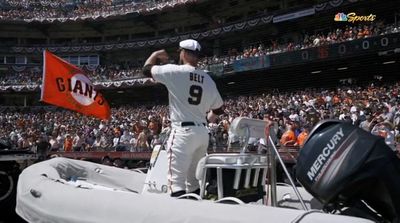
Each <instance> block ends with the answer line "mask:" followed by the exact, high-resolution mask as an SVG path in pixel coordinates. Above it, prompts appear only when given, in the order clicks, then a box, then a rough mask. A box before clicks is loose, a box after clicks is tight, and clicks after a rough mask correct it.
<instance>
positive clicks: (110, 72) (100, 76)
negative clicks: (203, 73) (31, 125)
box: [0, 23, 400, 86]
mask: <svg viewBox="0 0 400 223" xmlns="http://www.w3.org/2000/svg"><path fill="white" fill-rule="evenodd" d="M398 32H400V24H397V25H396V24H387V25H384V24H382V23H371V24H370V25H358V26H346V27H345V28H344V29H336V30H334V31H332V32H328V33H322V32H321V33H317V34H315V35H311V34H304V35H303V38H302V39H301V40H300V41H299V42H297V43H293V42H286V43H280V44H279V43H278V42H277V41H273V40H270V42H269V43H268V42H265V43H260V44H259V45H258V46H249V47H247V48H245V49H243V51H239V50H237V49H230V50H229V51H228V52H227V53H228V55H223V56H216V55H215V56H212V57H204V58H203V59H202V60H201V61H200V63H199V66H200V67H202V68H203V69H207V68H208V66H209V65H213V64H223V65H224V66H229V65H232V63H233V62H234V61H237V60H242V59H246V58H251V57H259V56H264V55H270V54H279V53H283V52H287V51H296V50H302V49H306V48H311V47H319V46H323V45H329V44H335V43H341V42H345V41H353V40H357V39H363V38H369V37H373V36H379V35H386V34H392V33H398ZM86 71H87V74H88V75H89V77H90V78H91V79H92V80H93V81H96V82H104V81H105V82H109V81H118V80H127V79H135V78H142V77H143V76H142V75H141V67H134V66H124V65H118V64H114V65H109V66H105V65H104V66H99V67H97V68H96V69H95V70H94V71H93V70H86ZM40 83H41V68H39V67H35V68H33V69H30V71H28V72H26V71H24V72H13V71H10V72H8V73H6V74H5V75H0V86H1V85H3V86H7V85H31V84H40Z"/></svg>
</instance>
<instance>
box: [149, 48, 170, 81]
mask: <svg viewBox="0 0 400 223" xmlns="http://www.w3.org/2000/svg"><path fill="white" fill-rule="evenodd" d="M168 59H169V56H168V54H167V52H166V51H165V50H157V51H155V52H153V53H152V54H151V55H150V57H149V58H147V60H146V62H145V63H144V66H143V74H144V76H146V77H152V75H153V74H152V72H151V68H152V67H153V66H154V65H156V64H157V62H158V61H157V60H159V62H161V63H167V62H168Z"/></svg>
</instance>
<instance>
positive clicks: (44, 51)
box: [40, 50, 46, 101]
mask: <svg viewBox="0 0 400 223" xmlns="http://www.w3.org/2000/svg"><path fill="white" fill-rule="evenodd" d="M42 72H43V73H42V84H41V85H40V87H41V89H40V101H43V94H44V83H45V78H46V50H43V70H42Z"/></svg>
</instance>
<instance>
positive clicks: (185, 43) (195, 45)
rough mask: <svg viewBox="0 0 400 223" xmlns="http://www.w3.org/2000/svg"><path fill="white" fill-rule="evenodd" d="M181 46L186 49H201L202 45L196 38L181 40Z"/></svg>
mask: <svg viewBox="0 0 400 223" xmlns="http://www.w3.org/2000/svg"><path fill="white" fill-rule="evenodd" d="M179 47H180V48H182V49H186V50H192V51H200V50H201V46H200V44H199V42H197V41H196V40H194V39H186V40H182V41H181V42H179Z"/></svg>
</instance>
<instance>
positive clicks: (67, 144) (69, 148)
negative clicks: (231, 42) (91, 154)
mask: <svg viewBox="0 0 400 223" xmlns="http://www.w3.org/2000/svg"><path fill="white" fill-rule="evenodd" d="M64 151H65V152H72V137H71V135H70V134H67V135H66V137H65V141H64Z"/></svg>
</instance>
